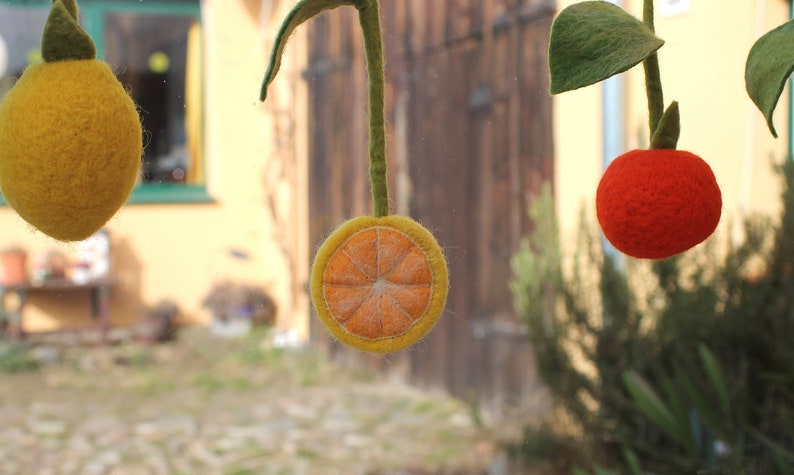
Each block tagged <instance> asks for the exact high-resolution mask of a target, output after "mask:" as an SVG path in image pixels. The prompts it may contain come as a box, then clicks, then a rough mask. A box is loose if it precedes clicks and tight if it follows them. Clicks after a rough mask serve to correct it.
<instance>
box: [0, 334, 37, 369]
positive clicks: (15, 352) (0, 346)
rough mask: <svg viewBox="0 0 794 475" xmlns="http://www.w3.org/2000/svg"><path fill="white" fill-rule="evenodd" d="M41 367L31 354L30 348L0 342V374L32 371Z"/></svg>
mask: <svg viewBox="0 0 794 475" xmlns="http://www.w3.org/2000/svg"><path fill="white" fill-rule="evenodd" d="M38 367H39V362H38V361H36V359H35V358H33V357H32V356H31V354H30V348H29V347H28V345H26V344H24V343H17V342H9V341H0V373H4V374H8V373H20V372H23V371H32V370H35V369H37V368H38Z"/></svg>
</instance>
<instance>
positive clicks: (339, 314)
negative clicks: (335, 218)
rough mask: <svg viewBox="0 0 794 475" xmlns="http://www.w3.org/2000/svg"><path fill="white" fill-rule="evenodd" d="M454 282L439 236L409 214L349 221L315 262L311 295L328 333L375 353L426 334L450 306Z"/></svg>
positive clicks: (330, 239)
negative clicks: (449, 290)
mask: <svg viewBox="0 0 794 475" xmlns="http://www.w3.org/2000/svg"><path fill="white" fill-rule="evenodd" d="M448 285H449V282H448V276H447V266H446V261H445V260H444V255H443V253H442V252H441V248H440V247H439V245H438V243H437V242H436V240H435V238H434V237H433V235H432V234H430V233H429V232H428V231H427V230H426V229H425V228H423V227H422V226H421V225H420V224H419V223H417V222H415V221H413V220H411V219H410V218H406V217H403V216H385V217H381V218H376V217H371V216H361V217H358V218H353V219H351V220H349V221H347V222H345V223H344V224H343V225H342V226H340V227H339V228H338V229H337V230H336V231H334V233H333V234H332V235H331V236H330V237H329V238H328V239H327V240H326V241H325V242H324V243H323V244H322V246H321V247H320V249H319V250H318V251H317V256H316V257H315V259H314V264H313V266H312V277H311V294H312V301H313V302H314V304H315V310H316V311H317V315H318V316H319V317H320V319H321V320H322V321H323V323H325V325H326V327H327V328H328V330H329V332H330V333H331V334H332V335H334V336H335V337H336V338H337V339H338V340H339V341H342V342H344V343H346V344H348V345H350V346H353V347H355V348H359V349H362V350H367V351H372V352H376V353H386V352H390V351H395V350H398V349H402V348H405V347H408V346H410V345H412V344H413V343H414V342H416V341H417V340H418V339H420V338H421V337H422V336H424V335H425V333H427V331H428V330H430V328H431V327H432V326H433V325H434V324H435V322H436V320H437V319H438V317H439V316H440V315H441V311H442V310H443V309H444V303H445V300H446V289H447V287H448Z"/></svg>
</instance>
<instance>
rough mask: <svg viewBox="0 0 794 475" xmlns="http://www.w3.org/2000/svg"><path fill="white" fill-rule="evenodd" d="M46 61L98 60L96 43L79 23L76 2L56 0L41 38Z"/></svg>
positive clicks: (72, 0) (42, 53)
mask: <svg viewBox="0 0 794 475" xmlns="http://www.w3.org/2000/svg"><path fill="white" fill-rule="evenodd" d="M41 55H42V57H43V58H44V61H46V62H48V63H54V62H58V61H77V60H84V59H94V58H96V46H95V45H94V41H93V40H92V39H91V37H90V36H89V35H88V33H86V32H85V30H83V29H82V28H81V27H80V24H79V23H78V14H77V2H76V1H75V0H54V1H53V2H52V7H51V9H50V14H49V16H47V22H46V23H45V25H44V33H43V34H42V37H41Z"/></svg>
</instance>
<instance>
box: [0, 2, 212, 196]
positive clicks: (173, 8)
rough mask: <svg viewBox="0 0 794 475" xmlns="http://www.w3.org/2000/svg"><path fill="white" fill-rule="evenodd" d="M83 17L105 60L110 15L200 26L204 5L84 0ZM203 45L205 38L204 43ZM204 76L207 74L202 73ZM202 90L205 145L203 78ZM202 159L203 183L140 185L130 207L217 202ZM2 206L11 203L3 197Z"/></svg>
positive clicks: (27, 4) (44, 4) (36, 5)
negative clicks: (177, 19)
mask: <svg viewBox="0 0 794 475" xmlns="http://www.w3.org/2000/svg"><path fill="white" fill-rule="evenodd" d="M78 3H79V7H80V17H81V24H82V26H83V28H84V29H85V30H86V31H87V32H88V34H89V35H91V37H92V38H93V39H94V43H95V44H96V47H97V57H98V58H104V53H105V51H106V49H105V46H106V45H105V27H106V23H107V18H108V15H109V14H110V15H112V14H125V13H135V14H144V15H156V16H164V17H165V16H169V15H182V16H190V17H195V18H196V20H197V21H198V24H199V26H200V25H201V23H202V18H201V6H200V4H199V1H198V0H128V1H122V0H113V1H107V0H80V1H79V2H78ZM50 4H51V1H50V0H0V5H1V6H12V7H32V8H42V7H49V5H50ZM200 41H202V42H203V39H202V40H200ZM199 48H200V50H201V52H202V53H201V54H199V57H200V58H201V59H200V62H202V63H203V51H204V45H203V44H199ZM199 70H203V64H202V65H200V66H199ZM200 76H203V74H200ZM198 88H199V93H198V96H199V99H198V102H199V107H200V109H201V110H202V113H201V114H200V119H199V121H200V125H199V126H198V129H199V131H198V135H199V136H200V140H201V141H202V142H203V138H204V135H205V130H204V114H203V107H204V104H203V97H204V81H203V80H202V78H201V77H200V78H199V79H198ZM199 154H200V155H202V156H200V158H199V162H198V170H197V171H198V175H199V176H200V177H202V178H201V180H200V181H199V182H197V183H187V182H178V183H172V182H142V183H140V184H138V185H137V186H136V187H135V189H134V190H133V192H132V194H131V195H130V198H129V200H128V201H127V203H128V204H154V203H162V204H173V203H186V204H187V203H213V202H214V201H215V200H214V199H213V197H212V196H211V195H210V194H209V192H208V190H207V186H206V174H205V171H206V166H205V157H204V156H203V155H205V152H204V150H203V147H202V148H201V150H200V152H199ZM0 204H2V205H5V204H7V203H6V201H5V200H4V199H3V197H2V195H1V194H0Z"/></svg>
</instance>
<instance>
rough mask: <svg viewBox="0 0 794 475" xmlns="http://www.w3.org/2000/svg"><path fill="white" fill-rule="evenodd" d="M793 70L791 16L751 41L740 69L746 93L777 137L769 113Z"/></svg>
mask: <svg viewBox="0 0 794 475" xmlns="http://www.w3.org/2000/svg"><path fill="white" fill-rule="evenodd" d="M793 70H794V20H791V21H789V22H787V23H784V24H783V25H781V26H779V27H777V28H775V29H774V30H772V31H770V32H769V33H767V34H765V35H764V36H762V37H761V38H759V39H758V41H756V42H755V44H754V45H753V47H752V48H751V49H750V54H749V55H748V56H747V64H746V65H745V71H744V82H745V86H746V87H747V94H749V95H750V98H751V99H752V100H753V102H754V103H755V105H756V106H758V109H760V110H761V112H762V113H763V114H764V117H765V118H766V123H767V125H768V126H769V131H770V132H772V135H773V136H774V137H777V131H776V130H775V125H774V124H773V123H772V114H773V113H774V112H775V107H776V106H777V103H778V100H779V99H780V94H782V93H783V88H784V87H785V86H786V81H787V80H788V77H789V76H790V75H791V72H792V71H793Z"/></svg>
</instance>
